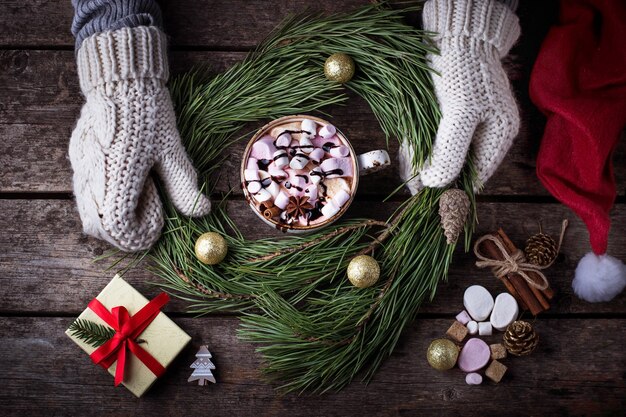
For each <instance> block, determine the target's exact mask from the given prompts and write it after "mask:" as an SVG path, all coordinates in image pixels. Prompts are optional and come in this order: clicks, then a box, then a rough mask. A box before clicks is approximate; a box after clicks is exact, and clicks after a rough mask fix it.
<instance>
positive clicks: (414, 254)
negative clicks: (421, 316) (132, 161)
mask: <svg viewBox="0 0 626 417" xmlns="http://www.w3.org/2000/svg"><path fill="white" fill-rule="evenodd" d="M407 10H409V11H413V10H416V8H409V9H404V10H402V9H401V10H391V9H389V8H387V7H383V6H380V5H375V6H368V7H364V8H362V9H359V10H357V11H355V12H353V13H348V14H342V15H333V16H330V17H324V18H319V17H318V18H312V17H311V16H300V17H294V18H292V19H290V20H288V21H287V22H285V23H284V24H283V25H282V26H281V27H280V28H279V29H277V30H276V31H274V32H273V33H272V34H271V35H270V36H269V37H268V38H267V39H266V40H265V41H264V42H263V43H262V44H261V45H260V46H259V47H258V48H257V49H256V50H255V51H254V52H253V53H252V54H250V55H249V56H248V57H247V58H246V59H245V60H244V61H243V62H241V63H239V64H236V65H235V66H233V67H232V68H230V69H229V70H228V71H226V72H225V73H223V74H220V75H217V76H215V77H213V78H211V77H207V76H205V75H203V74H202V73H200V72H194V73H191V74H187V75H184V76H182V77H179V78H177V79H175V80H174V81H173V82H172V84H171V91H172V96H173V98H174V101H175V103H176V109H177V117H178V125H179V129H180V131H181V136H182V138H183V141H184V143H185V146H186V148H187V151H188V152H189V155H190V156H191V158H192V159H193V160H194V162H195V164H196V166H197V167H198V168H199V170H200V171H201V172H202V173H204V174H209V173H211V172H214V171H215V170H216V169H217V168H219V167H220V165H221V163H222V162H223V159H224V158H223V157H222V152H223V150H224V149H225V148H227V147H228V145H230V144H232V143H234V142H236V141H237V140H240V139H241V138H249V137H250V135H249V134H246V135H240V134H239V133H237V132H239V131H240V130H241V128H242V127H243V126H244V125H245V123H247V122H257V121H260V120H264V119H268V118H274V117H278V116H283V115H286V114H302V113H308V112H311V111H320V110H321V109H323V108H324V107H325V106H327V105H329V104H337V103H343V102H345V100H346V99H347V96H346V95H345V94H344V92H343V89H342V87H341V86H340V85H338V84H334V83H330V82H328V81H327V80H326V79H325V78H324V76H323V72H322V66H323V62H324V60H325V59H326V57H327V56H328V55H330V54H331V53H334V52H345V53H348V54H349V55H351V56H352V57H353V59H354V60H355V62H356V64H357V68H358V69H357V74H356V75H355V78H354V79H353V80H352V81H350V82H349V83H348V84H346V87H347V88H349V89H351V90H353V91H354V92H356V93H357V94H358V95H360V96H361V97H363V98H364V99H365V100H366V101H367V102H368V103H369V105H370V107H371V109H372V111H373V113H374V115H375V116H376V118H377V119H378V121H379V123H380V126H381V128H382V130H383V132H384V133H385V135H386V136H387V138H390V137H395V138H398V139H400V140H407V141H408V143H409V146H412V147H413V149H414V151H415V152H414V154H415V159H414V161H413V163H414V165H415V166H416V167H419V166H420V165H421V164H422V163H423V162H424V160H425V158H426V157H427V156H428V155H429V154H430V150H431V148H432V138H433V137H434V134H435V132H436V128H437V124H438V121H439V116H440V115H439V109H438V106H437V100H436V98H435V96H434V92H433V88H432V82H431V78H430V69H429V68H428V65H427V60H426V54H427V53H429V52H436V51H435V50H434V48H433V47H432V46H431V43H430V41H429V39H428V36H429V34H427V33H425V32H422V31H419V30H417V29H415V28H412V27H410V26H407V25H406V24H404V23H403V22H402V14H403V13H404V12H405V11H407ZM461 178H462V179H461V180H460V187H462V188H463V189H465V190H466V192H467V193H468V195H469V196H470V200H471V201H472V210H473V215H472V216H470V220H468V223H467V225H466V242H468V241H469V237H470V236H471V233H472V231H473V226H474V224H475V207H474V204H475V202H474V194H473V185H472V178H473V177H472V173H471V172H465V173H464V174H463V175H462V177H461ZM442 192H443V190H434V189H426V190H424V191H422V193H420V194H419V195H418V196H415V197H412V198H410V199H409V200H407V201H406V202H405V203H404V205H403V206H402V207H401V208H400V209H399V210H398V211H397V213H396V214H395V215H394V216H392V217H391V218H390V219H389V220H388V221H387V222H381V221H375V220H363V219H360V220H352V221H346V222H343V223H342V224H339V225H335V226H331V227H328V228H325V229H324V230H323V231H318V232H315V233H312V234H310V235H306V236H286V237H284V238H282V239H275V238H272V239H259V240H254V241H249V240H246V239H244V237H243V236H242V234H241V233H240V232H239V230H237V228H236V226H235V225H234V223H233V221H232V219H231V218H230V217H229V216H228V215H227V213H226V210H225V207H224V206H223V205H222V206H220V207H217V208H215V209H214V210H213V212H212V213H211V214H210V215H209V216H206V217H204V218H201V219H187V218H185V217H183V216H181V215H180V214H179V213H178V212H177V211H176V210H175V209H174V208H173V206H172V204H171V202H167V203H166V204H165V208H166V211H167V216H166V224H165V228H164V232H163V236H162V238H161V240H160V241H159V242H158V244H157V245H156V246H155V247H154V248H153V250H152V252H151V254H150V256H151V258H152V259H153V261H154V265H155V266H154V272H155V273H156V274H157V275H158V276H160V277H161V278H162V279H163V281H162V284H161V285H162V286H163V287H166V288H168V289H170V290H172V291H173V292H175V293H176V294H177V295H178V296H179V297H180V298H182V299H185V300H188V301H190V302H191V303H192V304H191V305H190V311H191V312H193V313H198V314H207V313H212V312H220V311H225V310H226V311H237V312H241V313H243V314H244V318H243V319H242V327H241V331H240V336H241V337H242V338H243V339H244V340H248V341H252V342H255V343H258V344H260V347H259V348H258V350H259V351H260V352H261V353H262V354H263V355H264V359H265V362H266V363H267V366H266V368H265V369H264V371H265V372H266V373H267V375H268V376H269V378H270V379H273V380H277V381H281V383H282V385H281V386H280V387H281V388H282V389H283V390H286V391H299V392H301V391H304V390H312V391H316V392H325V391H328V390H338V389H341V388H342V387H344V386H345V385H346V384H348V383H349V382H350V381H351V380H352V379H353V378H354V377H355V376H356V375H357V374H358V373H359V372H360V371H364V375H363V377H364V379H368V378H370V377H371V376H372V375H373V373H374V372H375V371H376V369H377V368H378V367H379V366H380V364H381V363H382V362H383V360H384V359H385V358H386V357H387V356H389V355H390V354H391V352H392V351H393V348H394V347H395V345H396V343H397V341H398V338H399V337H400V334H401V332H402V331H403V329H404V328H405V327H406V326H407V325H408V324H409V323H410V322H411V321H412V320H413V319H414V318H415V316H416V314H417V310H418V307H419V306H420V305H421V303H422V302H423V301H424V300H426V299H428V298H432V297H433V296H434V294H435V290H436V287H437V284H438V282H439V281H440V280H442V279H445V277H446V276H447V272H448V266H449V264H450V262H451V259H452V253H453V251H454V245H447V244H446V242H445V237H444V236H443V233H442V230H441V228H440V226H439V217H438V213H437V204H438V199H439V196H440V195H441V193H442ZM374 226H381V227H383V229H382V231H381V232H380V233H378V234H376V236H372V235H371V234H370V230H371V227H374ZM207 231H215V232H219V233H220V234H222V235H223V236H224V237H225V239H226V240H227V243H228V247H229V254H228V257H227V258H226V260H225V261H223V262H222V263H220V264H219V265H215V266H207V265H204V264H201V263H200V262H198V261H197V260H196V258H195V255H194V251H193V242H194V241H195V239H197V237H198V236H199V235H200V234H202V233H204V232H207ZM374 250H376V258H377V260H378V261H379V262H380V264H381V273H382V277H383V279H381V281H380V282H379V283H378V284H377V285H375V286H373V287H371V288H366V289H355V288H354V287H353V286H352V285H351V284H350V283H349V282H348V280H347V279H346V276H345V269H346V267H347V265H348V263H349V261H350V260H351V259H352V258H353V257H354V256H356V255H357V254H360V253H374ZM182 271H184V273H182Z"/></svg>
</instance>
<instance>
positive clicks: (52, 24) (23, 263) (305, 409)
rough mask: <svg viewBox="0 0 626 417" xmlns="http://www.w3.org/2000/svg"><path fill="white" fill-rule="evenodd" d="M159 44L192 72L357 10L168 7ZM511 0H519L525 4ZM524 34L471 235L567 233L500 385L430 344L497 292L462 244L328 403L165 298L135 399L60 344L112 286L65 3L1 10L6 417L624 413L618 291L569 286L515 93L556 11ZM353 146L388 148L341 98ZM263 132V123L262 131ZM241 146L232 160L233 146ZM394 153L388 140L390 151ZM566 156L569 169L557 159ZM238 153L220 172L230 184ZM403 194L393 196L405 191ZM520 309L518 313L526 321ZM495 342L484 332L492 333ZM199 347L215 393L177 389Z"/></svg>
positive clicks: (244, 212) (616, 243) (381, 213)
mask: <svg viewBox="0 0 626 417" xmlns="http://www.w3.org/2000/svg"><path fill="white" fill-rule="evenodd" d="M162 3H163V11H164V16H165V22H166V30H167V32H168V34H169V35H170V36H171V49H172V52H171V54H170V61H171V65H172V68H173V72H174V73H175V74H176V73H180V72H181V71H184V70H186V69H189V68H190V67H191V66H192V65H194V64H198V63H204V64H210V65H212V66H213V67H214V68H215V69H217V70H223V69H225V68H228V67H229V66H230V65H232V64H233V63H234V62H237V61H238V60H240V59H241V58H242V57H243V56H244V55H245V53H246V51H248V50H250V48H252V47H254V45H256V44H257V43H258V42H259V41H260V40H261V39H262V38H263V36H264V35H265V34H267V33H268V32H269V31H270V30H271V29H272V28H274V27H275V26H276V25H277V24H278V23H279V22H280V21H281V19H283V18H284V17H285V16H287V15H288V14H290V13H294V12H299V11H301V10H303V9H304V8H307V7H309V8H311V9H313V10H322V11H327V12H337V11H345V10H350V9H352V8H354V7H356V6H359V5H361V4H364V3H367V1H366V0H342V1H336V0H317V1H305V0H295V1H286V0H281V1H273V2H269V1H260V0H254V1H250V0H231V1H191V0H181V1H173V0H169V1H163V2H162ZM521 3H522V2H521ZM519 15H520V19H521V25H522V33H523V35H522V37H521V40H520V41H519V43H518V45H517V46H516V47H515V48H514V50H513V56H514V58H513V59H511V60H510V65H509V70H510V73H511V77H512V83H513V86H514V89H515V93H516V95H517V98H518V101H519V103H520V107H521V114H522V118H523V125H522V129H521V131H520V134H519V136H518V137H517V140H516V142H515V144H514V146H513V148H512V149H511V151H510V153H509V154H508V156H507V158H506V159H505V161H504V163H503V164H502V166H501V167H500V169H499V170H498V172H497V173H496V175H495V176H494V177H493V178H492V180H491V181H490V182H489V184H488V186H487V187H486V189H485V192H484V193H483V194H482V195H481V196H480V198H479V206H478V210H479V219H480V225H479V227H478V233H479V234H482V233H485V232H489V231H493V230H495V229H496V228H498V227H500V226H502V227H503V228H504V229H505V230H506V231H507V233H508V234H509V236H510V237H511V238H512V239H513V240H514V241H516V242H517V243H518V244H520V245H521V244H522V243H523V241H524V240H525V239H526V238H527V237H528V236H530V235H531V234H532V233H534V232H536V230H537V221H538V220H541V221H542V222H543V224H544V226H545V227H546V229H547V230H548V231H549V232H551V233H552V234H557V233H558V227H559V225H560V221H561V219H563V218H566V217H567V218H569V219H570V221H571V223H570V224H571V226H570V228H569V231H568V233H567V236H566V240H565V243H564V245H563V248H562V253H561V255H560V256H559V258H558V261H557V262H556V264H555V265H554V266H553V267H552V268H551V269H550V270H549V272H548V276H549V279H550V281H551V283H552V285H553V287H554V288H555V289H556V291H557V293H558V294H557V298H556V299H555V301H554V303H553V307H552V309H551V310H550V311H549V312H548V313H544V314H541V315H540V316H539V317H538V318H537V319H536V321H534V324H535V327H536V329H537V331H538V332H539V334H540V335H541V343H540V345H539V348H538V349H537V351H536V352H535V353H534V354H533V355H531V356H529V357H524V358H508V359H506V360H505V361H504V363H505V364H506V365H507V366H509V372H508V373H507V375H506V377H505V379H504V380H503V381H502V382H501V383H500V384H498V385H495V384H493V383H485V384H484V385H482V386H477V387H476V386H468V385H466V384H465V382H464V374H463V373H462V372H461V371H459V370H458V369H457V370H452V371H449V372H443V373H441V372H437V371H435V370H434V369H432V368H430V367H429V366H428V364H427V363H426V360H425V351H426V347H427V346H428V344H429V343H430V341H431V340H432V339H433V338H436V337H440V336H443V335H444V333H445V331H446V329H447V327H448V326H449V325H450V324H451V322H452V319H453V317H454V315H455V314H456V313H457V312H458V311H460V310H461V309H462V296H463V291H464V289H465V288H466V287H467V286H469V285H471V284H481V285H484V286H485V287H487V288H488V289H489V290H491V291H492V293H497V292H500V291H502V290H503V287H502V286H501V284H500V283H499V282H498V281H497V280H496V279H495V278H494V277H493V276H492V275H491V274H490V272H488V271H484V270H479V269H477V268H476V267H475V266H474V256H473V255H471V254H465V253H463V252H462V251H460V250H459V251H458V253H457V254H456V256H455V260H454V263H453V265H452V267H451V271H450V277H449V280H448V282H447V283H442V284H441V285H440V287H439V290H438V294H437V296H436V298H435V300H434V301H433V302H432V303H428V304H425V305H424V306H423V308H422V309H421V311H420V315H419V318H418V320H417V321H416V322H415V323H414V324H413V325H412V326H411V327H410V328H409V329H407V331H406V332H405V334H404V336H403V338H402V339H401V341H400V343H399V346H398V347H397V349H396V351H395V353H394V354H393V355H392V356H391V357H390V358H389V359H388V360H387V361H386V362H385V363H384V365H383V367H382V369H381V370H380V371H379V372H378V373H377V374H376V376H375V378H374V379H373V380H372V381H371V383H370V384H369V385H367V386H366V385H364V384H362V383H361V382H360V381H355V382H354V383H353V384H352V385H351V386H349V387H348V388H347V389H345V390H343V391H341V392H339V393H333V394H329V395H324V396H303V397H298V396H295V395H287V396H279V395H277V393H276V392H275V391H274V389H273V387H272V386H271V385H269V384H267V383H265V382H264V381H263V379H262V378H261V375H260V372H259V368H260V366H261V358H260V357H259V355H257V354H256V353H255V350H254V346H252V345H250V344H246V343H243V342H241V341H239V340H238V339H237V336H236V330H237V327H238V318H237V317H236V316H233V315H215V316H209V317H201V318H197V317H192V316H190V315H188V314H186V313H185V303H183V302H181V301H179V300H175V301H173V302H172V303H170V304H169V305H168V306H167V308H166V312H167V313H168V314H169V315H170V316H171V317H173V318H174V320H175V321H176V322H177V323H178V324H179V325H180V326H181V327H182V328H183V329H185V330H186V331H187V332H188V333H189V334H190V335H191V336H192V338H193V339H192V344H191V345H190V346H188V347H187V348H186V349H185V350H184V351H183V353H182V354H181V355H180V356H179V357H178V358H177V359H176V361H175V362H174V363H173V365H172V366H171V367H170V369H169V370H168V371H167V373H166V374H165V376H163V377H162V378H161V379H160V380H159V381H158V382H157V383H156V384H155V385H154V386H153V388H152V389H151V390H150V391H149V392H148V393H147V394H146V395H145V396H144V397H143V398H141V399H136V398H134V397H133V396H132V395H131V394H130V393H129V392H128V391H127V390H125V389H124V388H114V387H113V379H112V378H111V377H110V376H109V375H108V374H107V373H106V372H104V371H103V370H102V369H101V368H99V367H97V366H95V365H93V364H92V363H91V362H90V359H89V358H88V357H87V355H85V354H84V353H83V352H82V351H81V350H80V349H79V348H78V347H77V346H76V345H74V344H73V343H72V342H71V341H70V340H69V338H67V337H66V336H65V335H64V333H63V332H64V330H65V329H66V328H67V327H68V325H69V323H70V322H71V321H72V319H73V318H74V317H75V316H77V315H78V314H79V313H80V312H81V311H82V310H83V309H84V308H85V306H86V305H87V303H88V302H89V300H90V299H91V298H93V297H94V296H95V295H96V294H98V292H99V291H100V290H101V289H102V288H103V287H104V285H105V284H106V283H107V282H108V281H109V280H110V279H111V277H112V272H111V271H107V270H106V267H107V265H108V264H107V263H106V262H100V263H94V262H93V260H94V258H95V257H96V256H98V255H101V254H103V253H105V252H106V251H108V250H109V249H110V248H109V246H108V245H107V244H106V243H104V242H101V241H98V240H95V239H92V238H89V237H86V236H85V235H83V234H82V233H81V223H80V219H79V217H78V213H77V211H76V208H75V204H74V200H73V197H72V192H71V168H70V164H69V162H68V159H67V147H68V140H69V137H70V133H71V131H72V128H73V126H74V124H75V120H76V118H77V116H78V114H79V111H80V107H81V105H82V103H83V98H82V96H81V94H80V91H79V87H78V79H77V75H76V66H75V62H74V53H73V42H74V40H73V38H72V35H71V33H70V31H69V27H70V22H71V19H72V8H71V5H70V2H69V0H64V1H46V0H29V1H15V0H0V138H1V140H0V301H1V304H0V334H1V336H0V338H1V339H0V386H1V387H2V388H1V389H0V405H1V406H2V412H3V414H7V415H19V416H26V415H39V414H44V413H45V414H46V415H48V416H62V415H72V416H75V415H87V414H89V415H111V416H121V415H155V416H157V415H158V416H163V415H184V416H191V415H215V416H248V415H255V416H265V415H278V416H283V415H284V416H304V415H319V416H335V415H337V416H348V415H385V416H386V415H433V414H435V415H464V416H465V415H481V416H484V415H487V416H490V415H536V416H553V415H624V413H625V412H626V411H625V410H626V359H625V358H626V354H625V353H624V351H625V349H624V343H625V342H626V296H625V295H621V296H619V297H618V298H616V299H615V300H613V301H612V302H610V303H600V304H588V303H585V302H581V301H580V300H579V299H577V298H576V297H575V296H574V295H573V293H572V290H571V286H570V283H571V277H572V275H573V271H574V268H575V266H576V262H577V260H578V259H580V258H581V256H583V255H584V253H585V252H587V251H588V250H589V244H588V236H587V232H586V230H585V228H584V227H583V224H582V223H581V221H580V220H579V219H578V218H576V217H574V215H573V214H572V213H571V212H570V211H569V210H568V209H567V208H566V207H564V206H562V205H560V204H558V203H557V202H556V201H555V200H554V199H553V198H552V197H551V196H550V195H549V194H548V193H547V192H546V190H545V189H544V188H543V187H542V186H541V184H540V183H539V181H538V180H537V178H536V175H535V157H536V154H537V149H538V147H539V142H540V138H541V134H542V130H543V125H544V119H543V117H542V116H541V114H540V113H539V112H538V111H537V110H536V109H535V108H534V107H533V106H532V105H531V104H530V101H529V99H528V92H527V87H528V79H529V73H530V68H531V66H532V63H533V61H534V59H535V57H536V54H537V51H538V48H539V46H540V42H541V39H542V38H543V36H544V35H545V33H546V31H547V29H548V27H549V25H550V24H551V22H553V21H554V19H555V16H556V3H555V2H547V3H546V2H523V4H522V5H521V6H520V10H519ZM329 111H330V112H331V114H332V115H333V120H334V122H335V124H337V125H338V126H341V128H342V130H344V131H345V132H347V134H348V135H349V136H350V137H351V138H352V139H353V141H354V144H355V147H356V148H357V151H362V150H369V149H373V148H378V147H380V146H384V137H383V134H382V132H381V130H380V129H379V127H378V125H377V123H376V121H375V119H374V117H373V116H372V114H371V112H370V111H369V110H368V108H367V106H366V105H365V104H364V103H363V102H362V101H361V100H359V99H357V98H354V99H353V100H351V101H350V104H349V105H348V106H346V107H336V108H332V109H330V110H329ZM261 124H262V123H259V125H261ZM625 142H626V141H622V142H621V145H620V146H619V148H618V150H617V153H616V155H615V168H616V175H617V178H618V200H617V204H616V206H615V208H614V210H613V212H612V221H613V229H612V233H611V240H610V243H609V253H612V254H613V255H615V256H617V257H619V258H621V259H626V199H625V188H626V187H625V185H626V146H625ZM237 149H241V147H239V148H236V149H235V150H234V151H233V152H235V153H237V152H238V151H237ZM396 150H397V146H396V145H393V146H392V147H391V150H390V151H391V152H392V153H393V154H394V155H395V152H396ZM564 163H566V161H564ZM237 164H238V161H237V159H236V158H235V159H234V160H233V161H232V165H230V169H231V172H232V176H231V177H230V178H231V180H232V181H235V182H236V181H237V179H236V168H235V167H236V166H237ZM398 183H399V179H398V177H397V173H396V172H395V170H394V169H390V170H388V171H387V172H385V173H383V174H381V175H378V176H373V177H368V178H366V179H364V180H363V181H362V183H361V185H360V189H359V195H358V198H357V201H356V202H355V203H354V204H353V206H352V208H351V209H350V212H349V214H348V215H349V216H362V215H367V216H372V217H376V218H381V219H382V218H385V217H386V216H387V214H388V213H389V212H390V210H391V209H392V208H393V207H395V206H396V205H397V203H398V201H399V200H401V199H402V198H404V197H403V196H400V197H398V198H397V199H396V201H392V202H390V203H382V202H381V201H382V199H383V197H384V196H385V195H386V194H387V193H388V192H389V191H390V190H391V189H392V188H395V186H396V185H397V184H398ZM404 195H406V194H404ZM232 206H233V207H234V208H235V209H236V210H234V212H233V216H234V217H235V218H236V219H237V222H238V224H239V225H240V226H241V227H242V228H243V229H244V230H246V231H247V234H248V236H250V237H254V236H260V235H265V236H266V235H268V234H271V233H272V232H271V231H270V230H269V228H267V229H266V228H265V227H264V226H261V225H260V223H259V222H258V220H257V219H255V218H253V216H252V214H251V213H250V212H249V211H248V209H247V208H245V207H244V203H243V201H242V198H241V195H234V196H233V205H232ZM126 278H127V280H128V281H129V282H130V283H131V284H133V285H134V286H135V287H136V288H137V289H138V290H140V291H141V292H142V293H143V294H145V295H146V296H149V297H152V296H154V295H155V294H156V293H157V291H158V289H157V288H156V287H154V286H152V285H150V284H149V281H154V280H155V279H154V277H152V276H150V274H149V273H147V272H146V271H144V270H143V269H141V268H138V269H135V270H132V271H131V272H129V273H128V274H127V275H126ZM526 317H528V316H526ZM492 340H497V337H495V336H494V338H492ZM203 343H207V344H208V345H209V347H210V350H211V352H212V353H213V354H214V362H215V364H216V366H217V372H216V375H217V379H218V383H217V384H216V385H211V386H208V387H198V386H195V385H193V384H190V383H187V382H186V380H187V378H188V376H189V375H190V373H191V369H190V368H189V365H190V364H191V363H192V362H193V360H194V359H195V357H194V354H195V352H196V350H197V349H198V346H199V345H200V344H203Z"/></svg>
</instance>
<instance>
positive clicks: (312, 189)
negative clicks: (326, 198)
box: [304, 185, 319, 204]
mask: <svg viewBox="0 0 626 417" xmlns="http://www.w3.org/2000/svg"><path fill="white" fill-rule="evenodd" d="M304 195H305V196H307V197H309V203H311V204H315V202H316V201H317V198H318V196H319V195H318V190H317V186H316V185H309V186H308V187H306V188H305V189H304Z"/></svg>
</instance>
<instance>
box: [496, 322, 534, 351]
mask: <svg viewBox="0 0 626 417" xmlns="http://www.w3.org/2000/svg"><path fill="white" fill-rule="evenodd" d="M537 343H539V335H538V334H537V333H536V332H535V329H533V326H532V325H531V324H530V323H528V322H527V321H519V320H518V321H514V322H513V323H511V324H510V325H509V327H507V328H506V332H504V347H506V350H507V351H508V352H509V353H510V354H511V355H515V356H524V355H530V353H532V351H533V350H535V348H536V347H537Z"/></svg>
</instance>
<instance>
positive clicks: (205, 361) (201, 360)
mask: <svg viewBox="0 0 626 417" xmlns="http://www.w3.org/2000/svg"><path fill="white" fill-rule="evenodd" d="M211 357H212V356H211V352H209V349H208V348H207V346H206V345H202V346H200V350H199V351H198V353H196V358H198V359H196V361H195V362H194V363H192V364H191V366H190V368H193V369H194V371H193V373H192V374H191V376H190V377H189V379H188V380H187V382H192V381H198V385H208V384H209V381H211V382H213V383H215V377H214V376H213V374H212V373H211V369H215V365H213V362H211Z"/></svg>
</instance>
